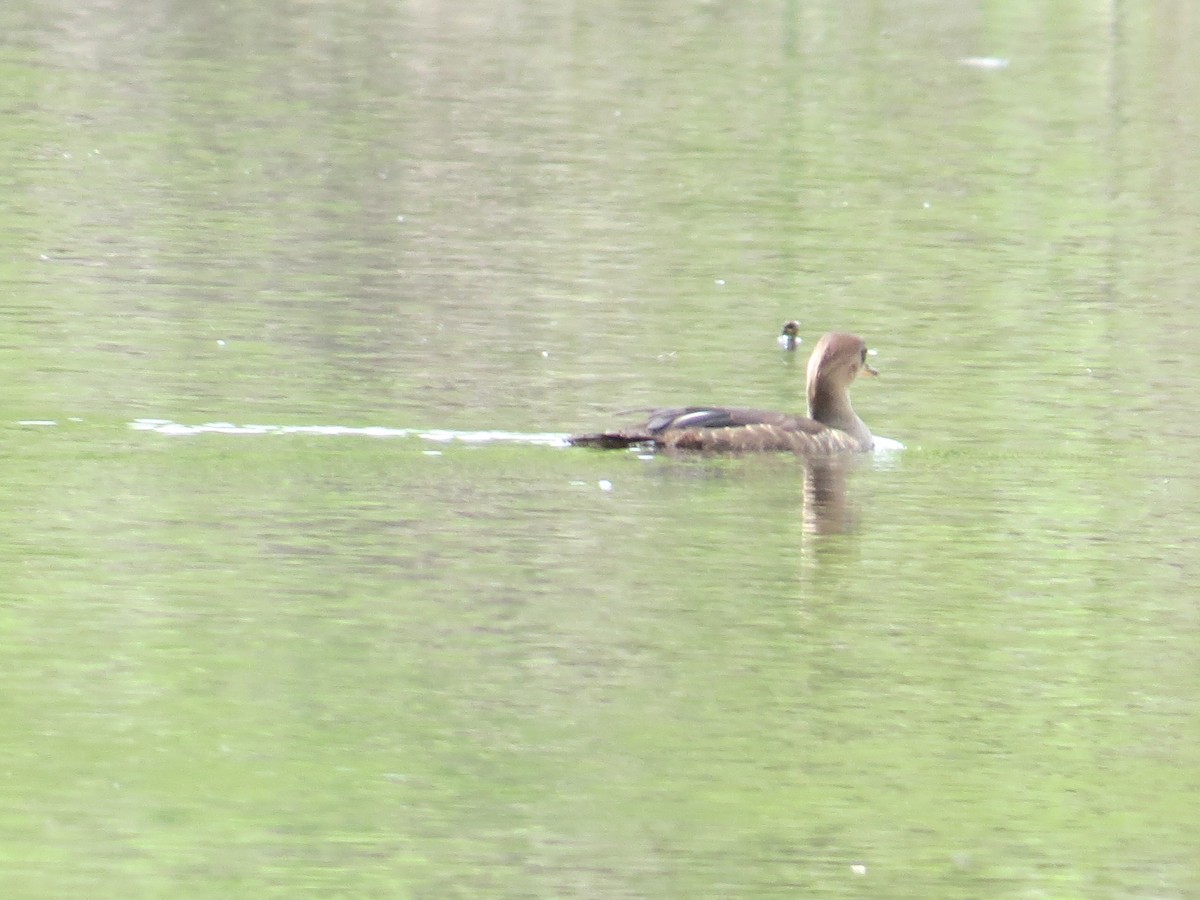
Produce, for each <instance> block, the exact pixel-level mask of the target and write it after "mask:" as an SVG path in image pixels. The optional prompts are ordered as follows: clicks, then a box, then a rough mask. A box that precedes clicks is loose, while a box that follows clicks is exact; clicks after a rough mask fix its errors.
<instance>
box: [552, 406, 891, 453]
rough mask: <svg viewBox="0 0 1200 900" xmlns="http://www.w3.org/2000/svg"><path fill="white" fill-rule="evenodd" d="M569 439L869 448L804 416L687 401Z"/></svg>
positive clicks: (687, 446)
mask: <svg viewBox="0 0 1200 900" xmlns="http://www.w3.org/2000/svg"><path fill="white" fill-rule="evenodd" d="M571 443H572V444H575V445H577V446H584V447H601V448H608V449H612V448H617V447H628V446H630V445H632V444H642V443H653V444H655V445H656V446H659V447H663V448H665V449H669V450H705V451H709V452H714V453H746V452H772V451H773V452H782V453H789V452H790V453H837V452H842V451H847V450H869V449H870V445H869V444H868V445H866V446H864V445H863V444H862V442H861V441H859V440H857V439H856V438H854V437H852V436H851V435H849V434H846V433H845V432H844V431H838V430H837V429H835V428H830V427H829V426H828V425H823V424H821V423H820V422H817V421H815V420H813V419H810V418H808V417H807V416H797V415H792V414H791V413H783V412H774V411H772V410H764V409H743V408H739V407H721V406H717V407H713V406H686V407H679V408H674V409H661V410H656V411H655V412H653V413H651V414H650V417H649V418H648V419H647V420H646V423H645V425H642V426H640V427H638V428H630V429H625V430H622V431H609V432H602V433H600V434H586V435H578V436H576V437H573V438H571Z"/></svg>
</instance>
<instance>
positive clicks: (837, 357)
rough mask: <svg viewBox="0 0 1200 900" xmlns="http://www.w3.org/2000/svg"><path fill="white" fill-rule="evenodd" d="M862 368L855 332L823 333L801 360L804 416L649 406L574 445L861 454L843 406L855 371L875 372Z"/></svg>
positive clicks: (868, 443)
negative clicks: (625, 423) (635, 421)
mask: <svg viewBox="0 0 1200 900" xmlns="http://www.w3.org/2000/svg"><path fill="white" fill-rule="evenodd" d="M878 374H879V373H878V372H876V371H875V370H874V369H873V368H871V367H870V366H869V365H867V344H866V341H864V340H863V339H862V338H860V337H859V336H858V335H856V334H846V333H844V332H837V331H833V332H830V333H828V334H826V335H823V336H822V337H821V339H820V340H819V341H817V345H816V346H815V347H814V348H813V352H812V355H811V356H810V357H809V358H808V369H807V373H806V375H807V381H808V385H807V388H808V415H807V416H798V415H793V414H791V413H784V412H773V411H770V410H762V409H742V408H739V407H724V406H686V407H680V408H675V409H660V410H655V411H653V412H652V413H651V414H650V418H649V419H647V420H646V422H645V423H644V424H642V425H640V426H637V427H635V428H627V429H621V430H619V431H603V432H599V433H597V434H580V435H575V436H573V437H571V438H570V439H569V440H570V442H571V443H572V444H574V445H575V446H577V447H598V448H601V449H616V448H620V447H629V446H632V445H635V444H653V445H654V446H655V447H656V448H660V449H664V450H707V451H716V452H727V453H744V452H754V451H762V452H768V451H776V452H791V453H801V454H812V455H822V454H828V453H841V452H863V451H867V450H870V449H871V448H872V446H873V443H874V441H873V439H872V437H871V431H870V429H869V428H867V426H866V424H865V423H864V422H863V420H862V419H860V418H859V417H858V415H857V414H856V413H855V412H854V407H852V406H851V405H850V385H851V384H852V383H853V382H854V379H856V378H857V377H858V376H859V375H878Z"/></svg>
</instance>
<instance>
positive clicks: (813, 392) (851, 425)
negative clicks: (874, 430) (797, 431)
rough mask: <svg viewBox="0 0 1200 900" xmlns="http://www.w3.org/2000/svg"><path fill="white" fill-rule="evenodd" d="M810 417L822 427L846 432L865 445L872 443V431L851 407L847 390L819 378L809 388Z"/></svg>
mask: <svg viewBox="0 0 1200 900" xmlns="http://www.w3.org/2000/svg"><path fill="white" fill-rule="evenodd" d="M808 415H809V418H811V419H815V420H816V421H818V422H820V423H821V424H822V425H828V426H829V427H830V428H836V429H837V430H838V431H844V432H846V434H848V435H850V436H851V437H852V438H855V439H856V440H858V441H860V442H861V443H863V444H870V443H871V430H870V429H869V428H867V424H866V423H865V422H864V421H863V420H862V419H860V418H859V417H858V414H857V413H855V412H854V407H853V406H851V405H850V393H849V391H847V390H846V389H845V388H839V387H837V386H835V385H831V384H829V383H828V382H827V381H826V380H825V379H823V378H817V379H816V380H815V381H813V382H812V383H811V384H809V386H808Z"/></svg>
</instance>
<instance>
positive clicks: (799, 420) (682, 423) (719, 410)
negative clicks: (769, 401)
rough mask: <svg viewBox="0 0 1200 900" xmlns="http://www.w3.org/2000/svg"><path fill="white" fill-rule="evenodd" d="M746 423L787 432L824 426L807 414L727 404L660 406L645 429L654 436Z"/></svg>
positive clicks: (812, 430) (805, 430) (816, 429)
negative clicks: (680, 407)
mask: <svg viewBox="0 0 1200 900" xmlns="http://www.w3.org/2000/svg"><path fill="white" fill-rule="evenodd" d="M746 425H771V426H773V427H775V428H781V429H785V430H788V431H802V432H807V433H814V432H817V431H822V430H823V429H824V428H825V426H824V425H822V424H821V423H820V422H814V421H813V420H812V419H810V418H808V417H807V416H794V415H791V414H790V413H781V412H774V411H773V410H768V409H742V408H739V407H726V406H687V407H683V408H682V409H660V410H656V411H655V412H654V413H652V414H651V416H650V419H649V420H648V421H647V422H646V426H645V428H646V431H647V432H649V433H650V434H653V435H661V434H662V433H663V432H665V431H668V430H675V429H685V428H688V429H690V428H739V427H744V426H746Z"/></svg>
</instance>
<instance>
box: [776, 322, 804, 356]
mask: <svg viewBox="0 0 1200 900" xmlns="http://www.w3.org/2000/svg"><path fill="white" fill-rule="evenodd" d="M777 340H778V341H779V346H780V348H781V349H783V350H787V351H788V352H789V353H790V352H791V351H793V350H795V349H796V348H797V347H798V346H799V345H800V340H801V339H800V323H799V322H797V321H796V320H795V319H789V320H788V321H786V322H784V323H783V330H782V331H780V332H779V337H778V338H777Z"/></svg>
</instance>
